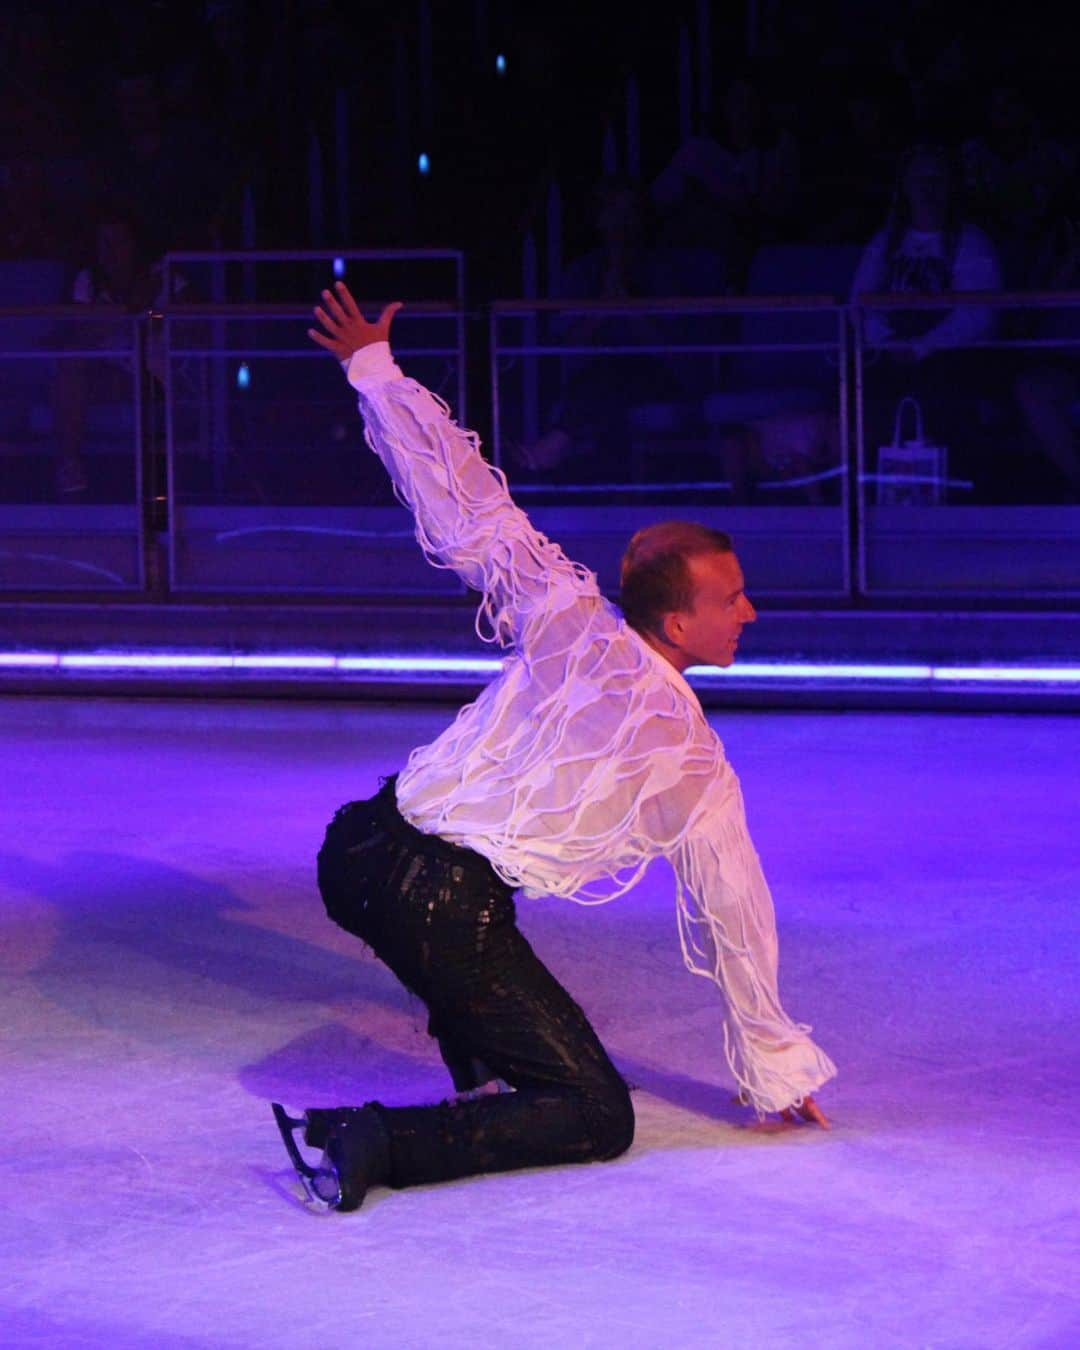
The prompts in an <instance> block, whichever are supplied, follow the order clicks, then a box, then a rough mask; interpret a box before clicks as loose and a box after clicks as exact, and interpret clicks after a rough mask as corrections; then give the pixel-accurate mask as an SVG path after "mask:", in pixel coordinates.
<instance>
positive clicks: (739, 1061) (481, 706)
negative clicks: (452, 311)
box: [274, 283, 836, 1210]
mask: <svg viewBox="0 0 1080 1350" xmlns="http://www.w3.org/2000/svg"><path fill="white" fill-rule="evenodd" d="M398 308H399V306H398V305H396V304H394V305H389V306H387V308H386V309H384V310H383V312H382V314H381V315H380V316H379V318H378V320H377V322H375V323H369V322H367V321H366V320H365V319H364V317H363V315H362V314H361V312H360V310H359V308H358V307H357V304H356V302H355V300H354V299H353V297H352V296H351V295H350V293H349V291H348V289H347V288H346V287H345V286H344V285H343V284H340V283H339V284H338V286H337V287H336V289H335V290H334V291H329V290H327V291H323V293H322V304H321V305H319V306H317V307H316V309H315V315H316V318H317V319H318V322H319V324H320V326H321V327H320V328H318V329H315V328H313V329H311V330H309V333H310V336H311V338H312V339H313V340H314V341H315V342H317V343H318V344H319V345H320V346H322V347H325V348H326V350H327V351H329V352H332V353H333V355H334V356H336V357H337V358H338V360H339V361H341V363H342V364H343V366H344V368H345V371H346V374H347V376H348V380H349V383H350V384H351V385H352V386H353V388H354V389H355V390H356V392H357V394H358V396H359V405H360V411H361V413H362V415H363V418H364V423H365V427H366V435H367V441H368V444H369V445H370V446H371V448H372V450H374V452H375V453H376V454H377V455H378V457H379V458H380V460H381V461H382V462H383V464H384V465H385V467H386V469H387V471H388V473H389V474H390V477H391V479H392V480H393V483H394V486H395V488H396V490H397V493H398V495H399V497H400V498H401V499H402V501H403V502H404V503H405V504H406V505H407V506H408V507H409V509H410V510H411V511H412V513H413V515H414V517H415V521H416V536H417V539H418V541H419V543H420V546H421V548H422V549H423V550H424V553H425V554H426V556H427V558H428V559H429V561H430V562H432V563H433V564H434V565H435V566H437V567H447V568H452V569H453V570H454V571H455V572H456V573H457V574H458V575H459V576H460V577H461V578H462V579H463V580H464V581H465V582H466V584H467V585H469V586H470V587H472V588H473V589H475V590H476V591H478V592H479V593H480V595H481V596H482V600H481V603H480V609H479V615H478V619H477V626H478V630H479V631H480V632H481V636H483V637H485V638H487V639H488V640H490V641H492V642H496V643H498V644H499V645H501V646H502V647H504V648H505V649H507V652H508V657H507V659H506V660H505V662H504V664H503V669H502V672H501V673H500V674H499V675H498V677H497V678H496V679H495V680H494V681H493V682H492V683H491V684H490V685H488V687H487V688H486V689H485V690H484V692H483V693H482V694H481V695H480V697H479V698H478V699H477V700H476V702H475V703H471V704H469V705H468V706H467V707H465V708H463V709H462V711H461V712H460V713H459V714H458V717H457V719H456V720H455V721H454V723H453V724H452V725H451V726H450V727H449V728H448V729H447V730H446V731H445V732H443V734H442V735H441V736H440V737H439V738H438V739H437V740H436V741H434V742H433V743H432V744H431V745H427V746H423V747H421V748H419V749H417V750H414V751H413V753H412V754H411V755H410V757H409V760H408V762H407V764H406V765H405V767H404V769H403V770H402V771H401V772H400V774H398V775H397V776H396V777H394V778H391V779H389V780H388V781H387V782H386V783H385V784H384V786H383V788H382V790H381V791H380V792H379V793H377V794H376V795H375V796H374V797H372V798H371V799H369V800H367V801H358V802H352V803H350V804H348V805H346V806H343V807H342V808H341V809H340V810H339V811H338V813H337V815H336V816H335V817H334V819H333V821H332V822H331V824H330V826H329V829H328V830H327V834H326V840H325V843H324V844H323V846H322V849H321V851H320V853H319V861H318V877H319V888H320V891H321V893H322V896H323V900H324V902H325V904H326V908H327V911H328V913H329V915H330V917H331V918H332V919H333V920H334V921H335V922H336V923H338V924H340V925H341V926H342V927H343V928H345V929H347V930H348V931H349V932H351V933H354V934H356V935H357V936H358V937H360V938H362V939H363V941H364V942H366V943H368V944H369V945H370V946H371V948H372V949H373V951H374V952H375V953H376V955H377V956H379V957H380V958H381V960H383V961H384V962H385V963H386V965H387V966H389V967H390V969H391V970H392V971H393V972H394V973H395V975H397V977H398V978H399V979H400V980H401V981H402V983H403V984H404V985H405V986H406V987H407V988H408V989H410V990H412V991H413V993H415V994H416V995H417V996H418V997H419V998H420V999H421V1000H422V1001H423V1002H424V1004H425V1005H426V1007H427V1009H428V1012H429V1014H430V1022H429V1031H430V1032H431V1034H432V1035H433V1036H435V1037H437V1039H438V1043H439V1048H440V1050H441V1052H442V1056H443V1059H444V1061H445V1063H446V1065H447V1068H448V1069H449V1071H450V1074H451V1077H452V1078H453V1082H454V1086H455V1088H456V1090H457V1091H458V1093H459V1094H461V1095H460V1096H459V1097H458V1098H457V1099H455V1100H452V1101H447V1102H443V1103H442V1104H439V1105H431V1106H415V1107H387V1106H383V1105H382V1104H380V1103H378V1102H369V1103H368V1104H367V1105H364V1106H343V1107H318V1108H312V1109H310V1110H308V1111H307V1112H306V1113H305V1114H304V1116H303V1117H302V1118H300V1119H296V1118H293V1117H290V1116H288V1115H287V1114H286V1113H285V1111H284V1110H283V1109H282V1108H281V1106H279V1105H277V1104H275V1106H274V1113H275V1116H276V1118H277V1121H278V1125H279V1128H280V1129H281V1133H282V1137H283V1138H284V1140H285V1143H286V1147H287V1148H288V1149H289V1154H290V1157H291V1158H292V1160H293V1163H294V1165H295V1166H296V1168H297V1171H298V1173H299V1174H300V1176H301V1178H302V1179H303V1180H304V1182H305V1185H306V1186H307V1188H308V1191H309V1193H310V1194H311V1195H312V1196H313V1197H315V1198H317V1199H318V1200H321V1201H323V1202H324V1203H325V1204H327V1205H328V1206H330V1207H331V1208H334V1209H339V1210H351V1209H356V1208H357V1207H358V1206H359V1205H360V1204H361V1203H362V1201H363V1199H364V1195H365V1193H366V1191H367V1190H368V1189H369V1188H370V1187H372V1186H376V1185H385V1186H392V1187H402V1186H414V1185H419V1184H423V1183H426V1182H435V1181H444V1180H449V1179H451V1178H453V1177H462V1176H469V1175H472V1174H476V1173H484V1172H500V1171H507V1170H509V1169H511V1168H518V1167H535V1166H540V1165H548V1164H557V1163H583V1162H590V1161H595V1160H600V1159H608V1158H615V1157H617V1156H618V1155H619V1154H621V1153H623V1152H625V1151H626V1149H628V1148H629V1147H630V1144H631V1141H632V1139H633V1133H634V1114H633V1108H632V1106H631V1103H630V1095H629V1092H628V1091H627V1087H626V1084H625V1083H624V1081H623V1079H622V1078H621V1077H620V1075H619V1073H618V1071H617V1070H616V1069H615V1067H614V1065H613V1064H612V1062H611V1060H610V1059H609V1058H608V1056H607V1053H606V1052H605V1050H604V1048H603V1046H602V1045H601V1044H600V1041H599V1040H598V1039H597V1037H596V1034H595V1033H594V1031H593V1029H592V1027H591V1026H590V1025H589V1022H588V1020H587V1019H586V1017H585V1014H584V1013H583V1012H582V1010H581V1009H580V1008H579V1007H578V1005H577V1004H576V1003H575V1002H574V1000H573V999H572V998H571V997H570V995H569V994H568V993H567V992H566V991H565V990H564V989H563V988H562V986H561V985H560V984H559V983H558V981H557V980H556V979H555V978H554V977H553V976H552V975H551V974H550V972H549V971H548V970H547V969H546V967H545V966H544V965H543V964H542V963H541V962H540V961H539V959H538V958H537V957H536V955H535V954H534V952H533V951H532V949H531V947H530V946H529V944H528V943H527V942H526V940H525V938H524V937H523V936H522V934H521V933H520V932H519V931H518V928H517V925H516V921H515V909H514V895H515V892H517V893H520V894H521V895H522V896H525V897H536V896H545V895H557V896H564V897H567V898H570V899H576V900H580V901H596V900H599V899H612V898H614V897H615V896H617V895H619V894H622V893H623V892H624V891H626V890H628V889H629V888H630V887H631V886H632V885H633V884H634V883H635V881H637V880H638V878H639V877H640V876H641V874H642V872H643V871H644V870H645V868H646V867H647V865H648V864H649V863H650V862H651V861H652V859H654V858H655V857H657V856H658V855H659V856H662V857H665V858H667V859H668V860H669V862H670V863H671V865H672V868H673V869H674V873H675V903H676V910H677V916H678V931H679V936H680V940H681V946H682V953H683V957H684V959H685V962H686V965H687V967H688V968H689V969H690V970H691V971H692V972H693V973H694V974H696V975H704V976H707V977H708V978H710V979H712V980H714V981H715V982H716V983H717V984H718V985H719V987H720V990H721V993H722V995H723V999H722V1043H723V1047H724V1052H725V1055H726V1058H727V1062H728V1065H729V1066H730V1068H731V1071H732V1073H733V1074H734V1076H735V1080H736V1083H737V1084H738V1087H739V1092H740V1095H741V1098H742V1100H743V1101H744V1102H746V1103H747V1104H748V1105H750V1106H752V1107H753V1108H754V1110H755V1111H756V1112H757V1114H758V1116H759V1117H762V1118H763V1117H765V1116H766V1115H768V1114H769V1113H774V1112H779V1113H780V1115H781V1116H782V1117H783V1118H784V1119H785V1120H786V1121H788V1122H790V1123H795V1119H796V1116H798V1117H801V1118H802V1119H803V1120H805V1121H807V1122H811V1123H814V1124H817V1125H819V1126H822V1127H827V1125H828V1122H827V1120H826V1118H825V1116H824V1114H823V1112H822V1111H821V1108H820V1107H819V1106H818V1105H817V1103H816V1102H815V1101H814V1098H813V1096H812V1094H813V1093H814V1092H815V1091H816V1090H817V1089H818V1088H819V1087H820V1086H821V1084H822V1083H824V1082H826V1081H827V1080H828V1079H829V1078H831V1077H832V1076H833V1074H834V1073H835V1071H836V1070H835V1068H834V1066H833V1064H832V1062H831V1060H830V1059H829V1058H828V1056H827V1055H826V1054H825V1053H824V1052H823V1051H822V1050H820V1049H819V1048H818V1047H817V1046H816V1045H815V1044H814V1042H813V1041H812V1040H811V1039H810V1035H809V1031H810V1028H809V1027H807V1026H804V1025H801V1024H799V1023H797V1022H793V1021H792V1020H791V1018H790V1017H789V1016H788V1015H787V1013H786V1012H785V1011H784V1009H783V1007H782V1006H781V1004H780V998H779V994H778V991H777V943H776V928H775V921H774V915H773V906H772V900H771V897H770V895H769V890H768V887H767V886H766V883H765V878H764V876H763V874H762V871H761V866H760V864H759V861H758V857H757V854H756V853H755V851H754V847H753V845H752V843H751V841H750V837H749V835H748V833H747V827H746V820H745V815H744V811H743V804H742V796H741V792H740V789H739V782H738V779H737V778H736V776H735V773H734V771H733V770H732V768H731V766H730V765H729V764H728V761H727V758H726V757H725V754H724V749H723V746H722V745H721V743H720V741H719V739H718V738H717V736H716V734H715V732H714V731H713V730H712V728H711V727H710V726H709V724H708V722H707V721H706V720H705V716H704V714H703V712H702V709H701V705H700V704H699V702H698V700H697V698H696V697H695V695H694V693H693V691H692V690H691V688H690V686H689V685H688V684H687V683H686V680H685V679H684V677H683V671H684V670H685V669H686V668H687V667H688V666H691V665H697V664H710V665H715V666H729V665H731V663H732V661H733V660H734V659H735V650H736V647H737V644H738V640H739V634H740V633H741V631H742V629H743V627H744V625H745V624H748V623H752V622H753V620H754V618H755V614H754V609H753V606H752V605H751V604H750V601H749V599H748V598H747V596H746V592H745V590H744V582H743V576H742V572H741V570H740V568H739V563H738V560H737V559H736V557H735V554H734V552H733V550H732V546H731V541H730V540H729V539H728V537H727V536H726V535H724V534H721V533H719V532H718V531H715V530H712V529H708V528H706V527H704V526H702V525H694V524H688V523H685V522H681V521H665V522H662V523H660V524H657V525H653V526H649V527H647V528H646V529H643V530H640V531H639V532H638V533H637V534H635V535H634V537H633V538H632V539H631V540H630V543H629V546H628V548H627V550H626V553H625V555H624V557H623V560H622V576H621V594H620V607H621V613H620V610H619V609H617V608H616V607H615V606H613V605H612V604H610V603H609V602H608V601H607V600H606V599H605V598H604V596H603V595H601V593H600V590H599V588H598V586H597V583H596V578H595V576H594V575H593V574H592V573H591V572H589V571H588V570H587V569H586V568H584V567H582V566H580V565H579V564H577V563H573V562H570V561H569V560H568V559H567V558H566V557H565V556H564V554H563V553H562V550H561V549H560V548H559V547H558V546H557V545H556V544H553V543H551V542H550V541H549V540H548V539H546V538H545V537H544V536H543V535H542V534H540V533H538V532H537V530H536V529H534V528H533V526H532V525H531V524H530V522H529V520H528V518H527V517H526V516H525V514H524V513H523V512H522V511H521V510H520V509H519V508H518V507H517V506H516V505H515V504H514V502H513V501H512V499H511V497H510V495H509V492H508V490H507V486H506V481H505V479H504V478H503V476H502V474H501V473H500V472H499V471H498V470H497V469H494V468H492V467H491V466H490V465H489V464H488V463H487V462H486V461H485V460H484V459H483V458H482V456H481V454H480V451H479V449H478V445H477V439H476V437H475V435H474V434H473V433H472V432H469V431H464V430H462V429H461V428H460V427H458V426H457V425H456V424H455V423H454V422H453V421H452V419H451V418H450V416H449V413H448V411H447V409H446V407H445V405H444V404H443V403H442V402H441V401H440V400H439V399H437V398H436V397H435V396H434V395H433V394H431V393H429V392H428V390H426V389H425V388H423V387H422V386H421V385H419V384H417V383H416V381H415V380H411V379H407V378H405V377H404V376H403V375H402V372H401V371H400V370H399V368H398V366H397V365H396V364H395V362H394V359H393V357H392V355H391V352H390V343H389V339H390V328H391V323H392V321H393V317H394V314H395V313H396V311H397V309H398ZM719 1039H721V1038H720V1037H719V1036H718V1040H719ZM499 1083H501V1084H502V1085H505V1087H506V1088H507V1089H508V1090H505V1091H497V1092H492V1091H487V1092H485V1091H484V1090H483V1089H484V1088H485V1086H492V1085H497V1084H499ZM297 1135H301V1136H302V1139H303V1143H304V1144H306V1145H307V1146H308V1147H309V1148H311V1149H313V1150H316V1151H318V1150H322V1154H321V1158H319V1161H318V1162H311V1161H308V1160H307V1159H306V1158H305V1155H304V1154H303V1152H302V1151H301V1147H300V1143H299V1141H298V1140H297ZM312 1156H318V1154H317V1152H316V1154H315V1155H312Z"/></svg>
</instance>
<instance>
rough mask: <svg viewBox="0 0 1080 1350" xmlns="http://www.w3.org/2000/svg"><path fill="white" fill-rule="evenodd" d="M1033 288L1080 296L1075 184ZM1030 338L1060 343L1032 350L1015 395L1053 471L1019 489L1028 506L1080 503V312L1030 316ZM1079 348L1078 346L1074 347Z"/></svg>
mask: <svg viewBox="0 0 1080 1350" xmlns="http://www.w3.org/2000/svg"><path fill="white" fill-rule="evenodd" d="M1029 284H1030V285H1031V287H1032V289H1033V290H1037V291H1069V292H1076V291H1080V187H1078V185H1077V183H1076V181H1075V180H1073V182H1072V183H1071V184H1070V185H1069V187H1068V188H1067V189H1066V191H1065V192H1064V193H1063V194H1062V196H1061V197H1060V199H1059V201H1058V202H1057V204H1056V206H1055V207H1054V208H1053V210H1052V211H1051V219H1050V224H1049V226H1048V228H1047V230H1046V232H1045V234H1044V237H1043V241H1042V245H1041V247H1040V248H1039V250H1038V252H1037V255H1036V258H1035V262H1034V265H1033V267H1032V271H1031V275H1030V278H1029ZM1027 335H1028V336H1029V337H1032V338H1035V339H1038V340H1041V341H1046V340H1048V339H1050V340H1057V341H1059V342H1060V343H1061V344H1062V345H1061V346H1060V347H1043V348H1039V349H1036V350H1034V351H1033V352H1032V353H1031V356H1030V358H1029V359H1028V361H1027V364H1026V368H1025V369H1024V370H1022V371H1021V373H1020V374H1019V375H1018V377H1017V380H1016V384H1015V392H1016V399H1017V402H1018V404H1019V406H1020V411H1021V413H1022V415H1023V420H1024V429H1025V431H1026V433H1027V438H1028V443H1029V445H1032V446H1033V447H1034V448H1035V449H1036V450H1037V451H1038V452H1039V454H1040V455H1041V456H1042V459H1043V463H1044V464H1047V465H1049V466H1052V468H1051V474H1052V475H1053V477H1052V478H1051V480H1050V481H1049V482H1046V481H1045V480H1043V481H1040V473H1039V471H1038V470H1036V471H1035V472H1034V473H1031V474H1029V473H1027V472H1026V471H1025V472H1024V474H1023V478H1024V480H1025V481H1024V482H1022V483H1018V484H1017V487H1018V490H1019V491H1020V492H1021V494H1022V495H1023V496H1024V497H1026V498H1027V499H1028V500H1040V499H1042V500H1045V499H1046V498H1047V497H1051V499H1055V500H1056V499H1063V500H1065V501H1069V502H1080V453H1078V451H1077V444H1076V432H1077V426H1076V419H1075V416H1074V409H1075V408H1076V407H1077V404H1078V402H1080V308H1077V307H1076V306H1063V307H1061V308H1054V309H1038V310H1034V311H1032V312H1031V315H1030V320H1029V323H1028V326H1027ZM1071 344H1076V345H1071Z"/></svg>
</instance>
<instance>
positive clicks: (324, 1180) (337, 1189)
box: [270, 1102, 341, 1209]
mask: <svg viewBox="0 0 1080 1350" xmlns="http://www.w3.org/2000/svg"><path fill="white" fill-rule="evenodd" d="M270 1109H271V1110H272V1111H273V1113H274V1120H275V1121H276V1122H277V1127H278V1131H279V1133H280V1134H281V1141H282V1143H283V1144H284V1145H285V1151H286V1153H288V1155H289V1161H290V1162H291V1163H292V1165H293V1168H294V1169H295V1171H296V1175H297V1176H298V1177H299V1178H300V1184H301V1185H302V1186H303V1188H304V1191H305V1192H306V1194H307V1195H308V1196H309V1197H310V1199H312V1200H314V1201H316V1202H317V1203H318V1204H320V1205H326V1206H327V1207H328V1208H330V1209H337V1207H338V1205H339V1204H340V1203H341V1184H340V1182H339V1181H338V1174H337V1172H336V1171H335V1170H334V1169H333V1168H330V1167H312V1166H311V1164H310V1163H309V1162H306V1161H305V1160H304V1158H303V1157H302V1156H301V1153H300V1150H299V1149H298V1148H297V1146H296V1139H295V1131H296V1130H300V1129H303V1127H304V1122H303V1121H302V1120H297V1119H296V1118H295V1117H294V1116H290V1115H289V1114H288V1113H287V1112H286V1110H285V1108H284V1107H283V1106H282V1105H281V1103H280V1102H271V1103H270Z"/></svg>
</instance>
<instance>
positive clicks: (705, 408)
mask: <svg viewBox="0 0 1080 1350" xmlns="http://www.w3.org/2000/svg"><path fill="white" fill-rule="evenodd" d="M846 350H847V330H846V326H845V314H844V309H843V308H842V307H840V306H838V305H836V304H835V303H834V302H833V301H831V300H829V299H828V298H816V297H800V298H797V299H788V298H786V297H785V298H782V299H774V298H768V299H764V298H763V299H751V298H745V299H744V298H739V299H721V300H698V299H665V300H659V299H658V300H640V301H638V300H634V301H593V302H590V301H506V302H500V303H498V304H496V305H494V306H493V307H492V316H491V362H492V390H493V409H494V415H493V423H494V427H495V437H494V451H495V457H496V459H497V461H498V462H499V463H500V464H501V466H502V467H503V468H504V470H505V471H506V472H507V474H508V476H509V478H510V481H511V486H512V488H513V490H514V493H515V496H516V497H517V498H518V500H519V501H521V503H522V504H523V505H524V506H526V507H527V508H528V509H529V512H530V515H531V516H532V517H533V519H534V520H535V521H536V523H537V525H538V526H539V527H540V528H541V529H543V530H544V531H545V532H546V533H549V534H551V535H552V536H553V537H554V538H556V539H557V540H558V541H559V543H560V544H562V545H563V547H564V549H566V551H567V552H569V553H571V555H572V556H574V557H575V558H577V559H579V560H580V561H582V562H585V563H587V564H588V565H589V566H591V567H593V568H595V569H596V570H597V571H598V573H599V575H600V579H601V583H602V584H603V585H604V586H605V588H608V589H614V588H615V587H616V586H617V577H616V576H615V568H616V566H617V562H618V558H619V555H620V552H621V548H622V545H623V544H624V543H625V540H626V539H627V538H628V537H629V535H630V534H632V533H633V531H634V530H635V529H637V528H639V527H640V526H641V525H643V524H645V523H648V522H649V521H653V520H656V519H657V518H658V517H661V516H664V515H668V516H690V517H692V518H693V519H696V520H701V521H703V522H704V523H707V524H711V525H713V526H715V527H716V528H719V529H724V530H728V531H730V532H731V533H733V534H734V535H735V536H736V543H737V545H738V548H739V554H740V558H741V559H742V561H743V564H744V569H745V570H746V571H747V574H748V576H750V577H752V579H753V590H754V593H755V594H759V595H761V594H773V595H791V596H796V595H808V596H837V597H839V596H843V595H846V594H847V592H848V580H849V566H848V561H849V549H848V543H847V539H848V510H847V473H846V465H847V417H846V408H845V405H846V401H847V395H846V378H847V357H846Z"/></svg>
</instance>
